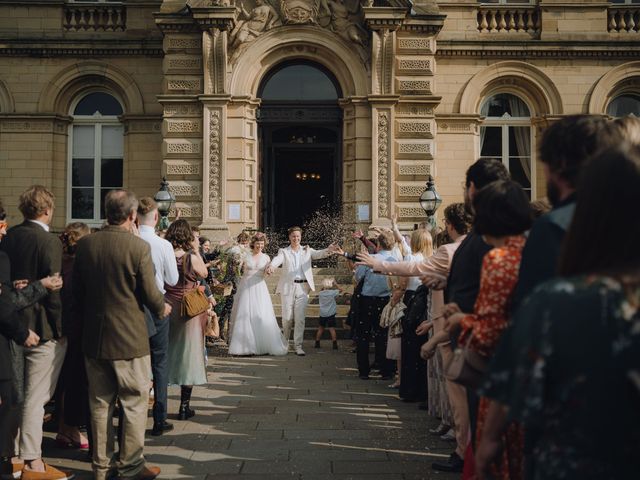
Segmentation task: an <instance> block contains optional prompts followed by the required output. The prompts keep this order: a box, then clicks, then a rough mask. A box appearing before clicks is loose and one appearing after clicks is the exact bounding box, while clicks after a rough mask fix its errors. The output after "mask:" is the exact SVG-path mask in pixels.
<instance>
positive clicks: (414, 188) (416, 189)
mask: <svg viewBox="0 0 640 480" xmlns="http://www.w3.org/2000/svg"><path fill="white" fill-rule="evenodd" d="M422 192H424V184H423V183H416V184H400V185H398V196H399V197H410V198H419V197H420V195H422Z"/></svg>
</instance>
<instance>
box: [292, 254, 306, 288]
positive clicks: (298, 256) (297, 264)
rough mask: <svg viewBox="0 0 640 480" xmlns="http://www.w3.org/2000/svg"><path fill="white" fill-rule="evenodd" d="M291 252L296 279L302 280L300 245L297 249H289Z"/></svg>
mask: <svg viewBox="0 0 640 480" xmlns="http://www.w3.org/2000/svg"><path fill="white" fill-rule="evenodd" d="M291 253H292V254H293V266H294V269H295V271H296V280H304V270H302V247H298V250H294V249H293V248H292V249H291Z"/></svg>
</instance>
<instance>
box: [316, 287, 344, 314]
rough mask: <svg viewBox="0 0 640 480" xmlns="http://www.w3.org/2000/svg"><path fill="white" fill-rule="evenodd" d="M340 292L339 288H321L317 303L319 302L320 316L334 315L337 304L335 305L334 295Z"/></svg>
mask: <svg viewBox="0 0 640 480" xmlns="http://www.w3.org/2000/svg"><path fill="white" fill-rule="evenodd" d="M339 294H340V291H339V290H335V289H333V290H321V291H320V292H319V293H318V303H319V304H320V316H321V317H330V316H331V315H335V314H336V312H337V310H338V306H337V305H336V297H337V296H338V295H339Z"/></svg>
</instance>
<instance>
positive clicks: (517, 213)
mask: <svg viewBox="0 0 640 480" xmlns="http://www.w3.org/2000/svg"><path fill="white" fill-rule="evenodd" d="M473 206H474V209H475V212H476V216H475V219H474V227H475V230H476V231H477V232H478V233H479V234H480V235H482V237H483V239H484V241H485V242H487V243H488V244H489V245H492V246H493V247H494V248H493V249H492V250H490V251H489V252H488V253H487V255H486V256H485V257H484V260H483V262H482V270H481V273H480V290H479V292H478V297H477V299H476V303H475V306H474V311H473V313H463V312H461V311H460V308H459V307H458V306H457V305H456V304H448V305H447V306H446V307H445V317H446V327H445V328H447V329H448V330H449V331H455V330H457V329H459V328H461V329H462V332H461V333H460V337H459V340H458V341H459V343H460V344H461V345H467V344H468V346H469V348H471V349H473V350H475V351H476V352H477V353H479V354H480V355H482V356H484V357H486V358H490V357H491V356H492V355H493V352H494V350H495V348H496V346H497V344H498V341H499V340H500V336H501V335H502V332H503V331H504V330H505V328H506V327H507V325H508V322H509V303H510V299H511V296H512V294H513V291H514V289H515V286H516V283H517V281H518V271H519V269H520V259H521V257H522V248H523V247H524V243H525V238H524V236H523V233H524V232H525V231H526V230H528V229H529V227H530V226H531V209H530V207H529V200H528V198H527V196H526V194H525V193H524V191H523V190H522V188H521V187H520V186H519V185H518V184H517V183H515V182H513V181H497V182H493V183H491V184H490V185H487V186H486V187H485V188H483V189H482V190H480V191H479V192H478V193H477V194H476V196H475V198H474V202H473ZM487 406H488V400H487V399H486V398H483V397H481V398H480V405H479V408H478V415H477V418H478V421H477V426H476V442H479V441H480V440H481V438H482V429H483V426H484V420H485V415H486V409H487ZM503 447H504V448H503V452H502V456H501V458H500V459H499V460H498V461H497V462H496V465H495V467H494V470H493V472H492V473H493V476H494V478H495V479H497V480H517V479H521V478H522V431H521V429H520V427H519V426H518V425H516V424H513V425H511V426H510V427H509V429H508V430H507V432H506V434H505V436H504V437H503Z"/></svg>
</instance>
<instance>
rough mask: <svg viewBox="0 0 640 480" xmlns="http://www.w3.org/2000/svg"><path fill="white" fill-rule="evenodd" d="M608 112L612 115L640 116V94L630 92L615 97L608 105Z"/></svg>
mask: <svg viewBox="0 0 640 480" xmlns="http://www.w3.org/2000/svg"><path fill="white" fill-rule="evenodd" d="M607 114H608V115H611V116H612V117H625V116H627V115H635V116H636V117H640V94H638V93H634V92H629V93H623V94H621V95H618V96H616V97H614V99H613V100H611V102H609V105H607Z"/></svg>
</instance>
